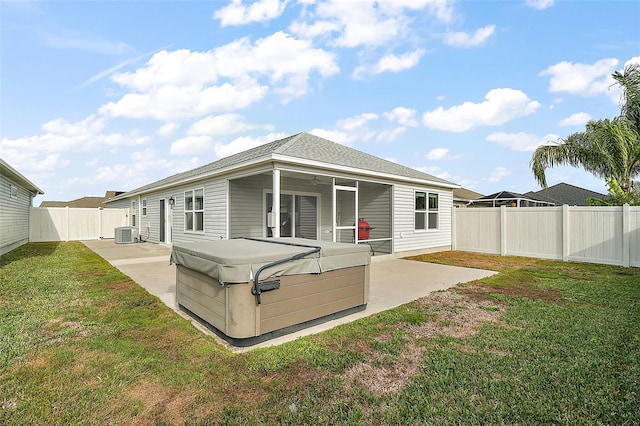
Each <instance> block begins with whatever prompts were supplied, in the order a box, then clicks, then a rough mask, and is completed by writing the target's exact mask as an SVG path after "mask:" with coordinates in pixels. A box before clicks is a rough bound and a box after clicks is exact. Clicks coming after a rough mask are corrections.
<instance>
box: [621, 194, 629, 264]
mask: <svg viewBox="0 0 640 426" xmlns="http://www.w3.org/2000/svg"><path fill="white" fill-rule="evenodd" d="M630 235H631V208H630V207H629V204H625V205H623V206H622V266H624V267H625V268H628V267H629V266H631V262H630V258H631V238H630Z"/></svg>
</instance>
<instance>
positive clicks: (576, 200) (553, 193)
mask: <svg viewBox="0 0 640 426" xmlns="http://www.w3.org/2000/svg"><path fill="white" fill-rule="evenodd" d="M533 194H536V195H537V196H539V197H541V198H544V199H552V200H554V202H555V204H556V205H559V206H560V205H562V204H568V205H570V206H588V205H589V203H588V202H587V198H598V199H602V198H605V197H606V195H605V194H600V193H599V192H595V191H591V190H589V189H585V188H580V187H579V186H574V185H570V184H568V183H564V182H561V183H557V184H555V185H553V186H550V187H548V188H546V189H541V190H540V191H536V192H533Z"/></svg>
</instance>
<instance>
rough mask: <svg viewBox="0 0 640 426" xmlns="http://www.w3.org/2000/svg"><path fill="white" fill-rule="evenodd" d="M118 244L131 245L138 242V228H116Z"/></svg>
mask: <svg viewBox="0 0 640 426" xmlns="http://www.w3.org/2000/svg"><path fill="white" fill-rule="evenodd" d="M115 234H116V235H115V236H116V244H129V243H135V242H136V228H134V227H133V226H121V227H120V228H116V233H115Z"/></svg>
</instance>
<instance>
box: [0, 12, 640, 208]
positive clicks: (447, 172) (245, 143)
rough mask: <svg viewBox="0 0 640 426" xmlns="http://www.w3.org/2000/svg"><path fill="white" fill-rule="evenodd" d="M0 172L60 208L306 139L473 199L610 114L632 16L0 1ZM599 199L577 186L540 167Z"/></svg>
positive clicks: (639, 39)
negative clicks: (415, 172) (433, 180)
mask: <svg viewBox="0 0 640 426" xmlns="http://www.w3.org/2000/svg"><path fill="white" fill-rule="evenodd" d="M0 16H1V18H0V19H1V21H0V28H1V30H0V31H1V33H0V37H1V38H0V40H1V46H0V53H1V62H0V67H1V69H0V75H1V99H0V101H1V116H0V126H1V127H0V132H1V134H0V155H1V156H2V158H3V159H4V160H5V161H7V162H9V164H11V165H12V166H13V167H14V168H16V169H17V170H18V171H20V172H21V173H22V174H23V175H25V176H26V177H27V178H29V179H30V180H31V181H32V182H34V183H35V184H36V185H38V186H39V187H40V188H42V189H43V190H44V191H45V193H46V194H45V195H44V196H40V197H38V199H37V200H36V202H35V204H36V205H37V204H39V202H40V201H42V200H71V199H74V198H78V197H82V196H86V195H87V196H88V195H94V196H95V195H103V194H104V192H105V191H106V190H129V189H133V188H135V187H138V186H140V185H143V184H146V183H150V182H152V181H154V180H157V179H160V178H163V177H166V176H169V175H171V174H174V173H177V172H180V171H185V170H188V169H191V168H193V167H196V166H199V165H203V164H206V163H209V162H211V161H215V160H217V159H219V158H222V157H225V156H228V155H231V154H234V153H236V152H239V151H243V150H245V149H248V148H251V147H254V146H257V145H259V144H262V143H266V142H269V141H272V140H276V139H279V138H281V137H284V136H288V135H291V134H294V133H298V132H302V131H306V132H311V133H314V134H317V135H319V136H323V137H326V138H328V139H330V140H333V141H335V142H339V143H342V144H345V145H348V146H351V147H353V148H356V149H359V150H362V151H365V152H368V153H370V154H373V155H376V156H379V157H382V158H386V159H389V160H392V161H395V162H398V163H400V164H403V165H405V166H409V167H413V168H416V169H419V170H422V171H424V172H427V173H430V174H432V175H435V176H438V177H441V178H444V179H447V180H450V181H452V182H454V183H457V184H460V185H462V186H464V187H466V188H469V189H472V190H475V191H477V192H480V193H482V194H490V193H493V192H497V191H500V190H511V191H515V192H522V193H524V192H527V191H530V190H538V189H540V187H539V186H538V185H537V184H536V182H535V181H534V179H533V176H532V174H531V171H530V168H529V161H530V159H531V155H532V152H533V150H535V148H536V147H537V146H538V145H540V144H544V143H549V142H553V141H557V140H558V139H561V138H563V137H566V136H567V135H569V134H571V133H573V132H575V131H579V130H582V129H584V124H585V123H586V121H587V120H589V119H600V118H606V117H613V116H615V115H617V114H618V113H619V105H618V102H619V93H618V91H617V89H616V88H615V87H612V86H611V85H612V80H611V78H610V76H611V74H612V73H613V72H614V71H616V70H622V69H623V68H624V66H625V64H627V63H629V62H640V25H639V24H638V23H639V22H640V2H637V1H554V0H527V1H524V0H523V1H448V0H389V1H373V0H326V1H320V0H318V1H313V0H298V1H295V0H290V1H286V0H285V1H278V0H261V1H256V2H250V1H239V0H234V1H225V2H222V1H214V2H204V1H193V2H170V1H158V2H152V1H136V2H126V1H117V2H95V1H68V2H52V1H51V2H49V1H48V2H28V1H20V2H6V1H5V2H1V3H0ZM547 179H548V182H549V184H550V185H553V184H555V183H558V182H567V183H571V184H574V185H578V186H583V187H585V188H589V189H592V190H596V191H600V192H606V188H605V185H604V183H603V182H601V181H600V180H598V179H596V178H594V177H592V176H591V175H589V174H586V173H584V172H582V171H580V170H577V169H573V168H567V167H561V168H554V169H549V170H548V172H547Z"/></svg>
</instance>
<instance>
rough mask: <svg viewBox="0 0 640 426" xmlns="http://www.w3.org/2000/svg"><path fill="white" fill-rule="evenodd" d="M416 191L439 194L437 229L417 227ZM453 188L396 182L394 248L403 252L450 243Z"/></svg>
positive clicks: (448, 244)
mask: <svg viewBox="0 0 640 426" xmlns="http://www.w3.org/2000/svg"><path fill="white" fill-rule="evenodd" d="M415 191H425V192H431V193H437V194H438V229H437V230H428V231H416V230H415V229H414V209H415V199H414V192H415ZM452 205H453V191H451V190H442V189H436V188H428V187H414V186H407V185H396V186H395V188H394V206H393V207H394V220H395V225H394V235H393V236H394V251H395V252H403V251H411V250H422V249H429V248H436V247H444V246H451V208H452Z"/></svg>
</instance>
